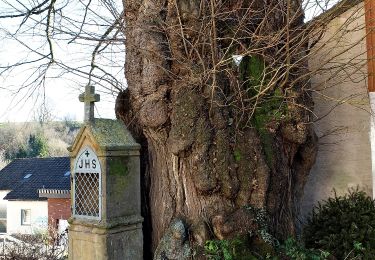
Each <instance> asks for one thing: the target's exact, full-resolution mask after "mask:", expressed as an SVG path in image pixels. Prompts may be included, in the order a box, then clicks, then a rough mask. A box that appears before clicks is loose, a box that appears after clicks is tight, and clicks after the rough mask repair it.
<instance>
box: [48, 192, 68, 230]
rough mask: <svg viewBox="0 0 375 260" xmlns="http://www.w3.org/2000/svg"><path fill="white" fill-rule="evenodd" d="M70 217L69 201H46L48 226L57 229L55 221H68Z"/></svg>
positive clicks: (51, 199) (52, 199)
mask: <svg viewBox="0 0 375 260" xmlns="http://www.w3.org/2000/svg"><path fill="white" fill-rule="evenodd" d="M70 216H71V210H70V199H54V198H49V199H48V224H49V226H50V227H55V228H57V225H56V220H60V221H61V220H68V219H69V218H70Z"/></svg>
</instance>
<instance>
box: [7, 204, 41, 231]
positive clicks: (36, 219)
mask: <svg viewBox="0 0 375 260" xmlns="http://www.w3.org/2000/svg"><path fill="white" fill-rule="evenodd" d="M23 209H24V210H30V213H31V219H30V224H28V225H22V223H21V210H23ZM47 229H48V204H47V201H8V210H7V233H8V234H14V233H21V234H35V233H39V232H46V231H47Z"/></svg>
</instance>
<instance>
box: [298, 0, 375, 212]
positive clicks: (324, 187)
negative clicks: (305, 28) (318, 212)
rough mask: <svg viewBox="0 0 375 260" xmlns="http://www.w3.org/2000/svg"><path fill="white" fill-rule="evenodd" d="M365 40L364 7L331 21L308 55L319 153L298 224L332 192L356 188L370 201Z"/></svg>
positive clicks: (368, 113) (355, 8)
mask: <svg viewBox="0 0 375 260" xmlns="http://www.w3.org/2000/svg"><path fill="white" fill-rule="evenodd" d="M365 37H366V33H365V16H364V6H363V3H362V4H359V5H357V6H355V7H353V8H352V9H350V10H348V11H346V12H345V13H343V14H341V15H339V16H337V17H336V18H335V19H333V20H332V21H331V22H330V23H329V24H328V25H327V31H326V32H325V34H324V36H323V38H322V39H321V40H320V41H319V43H318V44H317V45H316V46H315V47H314V49H313V50H312V52H311V53H310V55H311V58H310V59H309V67H310V70H311V71H312V72H314V76H313V77H312V80H311V84H312V90H313V97H314V101H315V108H314V113H315V120H314V121H315V122H314V126H315V131H316V133H317V135H318V136H319V150H318V156H317V159H316V163H315V165H314V166H313V169H312V171H311V173H310V176H309V179H308V181H307V184H306V186H305V191H304V196H303V198H302V201H301V215H302V218H303V216H306V214H308V213H309V212H310V211H311V209H312V206H313V205H314V204H316V203H317V202H318V201H320V200H323V199H326V198H328V197H330V196H332V195H333V189H335V190H336V191H337V193H338V194H343V193H345V192H347V191H348V189H349V188H356V187H357V186H359V188H360V189H362V190H365V191H366V192H367V193H368V194H369V195H372V177H371V145H370V105H369V99H368V91H367V82H366V78H367V63H366V39H365Z"/></svg>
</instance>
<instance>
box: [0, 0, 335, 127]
mask: <svg viewBox="0 0 375 260" xmlns="http://www.w3.org/2000/svg"><path fill="white" fill-rule="evenodd" d="M1 1H4V0H0V9H2V10H3V11H2V12H4V10H5V8H4V6H2V5H4V2H3V3H1ZM64 1H68V0H64ZM95 1H97V2H99V3H100V0H94V1H93V2H95ZM306 1H310V5H311V4H312V2H314V6H315V7H314V8H311V7H309V8H308V10H309V11H308V13H307V15H306V16H307V17H308V18H310V17H311V16H315V15H317V14H318V13H319V12H320V10H321V8H328V7H330V6H332V5H333V4H334V3H336V1H337V0H335V1H333V0H319V6H317V5H316V4H315V1H316V0H305V2H306ZM5 2H6V1H5ZM8 2H9V1H8ZM10 2H12V1H10ZM113 2H114V3H115V4H117V5H118V9H120V8H121V0H113ZM93 9H94V10H93V13H94V14H93V16H92V18H91V19H92V20H91V21H90V20H89V23H92V24H96V26H93V27H91V28H89V30H91V31H95V33H97V34H100V32H103V28H104V27H103V26H100V25H103V24H104V25H105V24H106V23H107V21H106V18H105V17H107V18H109V19H108V21H109V20H111V19H112V20H113V15H112V14H113V10H112V14H111V13H110V12H108V13H107V14H105V12H103V10H104V9H105V8H103V6H100V4H98V6H97V10H100V11H99V12H98V13H100V15H96V14H95V12H96V10H95V8H93ZM65 10H69V15H71V13H72V12H76V14H75V15H74V14H73V17H82V4H81V5H80V6H77V4H71V6H70V9H69V8H68V9H65ZM119 11H121V10H119ZM111 15H112V16H111ZM77 20H79V19H77ZM20 22H21V20H20V19H5V20H4V19H0V28H6V29H7V31H5V30H3V29H0V37H1V38H2V41H0V67H1V66H6V65H9V64H13V63H15V62H18V61H20V60H22V61H25V60H30V59H33V58H38V55H33V54H30V51H29V50H28V49H27V48H25V46H24V45H23V44H22V43H21V42H18V41H17V40H15V39H14V38H13V36H12V34H9V32H11V33H15V32H16V31H17V29H18V24H19V23H20ZM31 23H32V22H31ZM108 24H109V22H108ZM38 29H39V30H40V31H42V29H41V28H40V27H39V28H38V27H36V28H35V29H34V30H33V29H31V27H30V28H28V25H25V26H24V27H22V29H21V30H24V32H25V33H23V34H22V35H24V36H22V37H23V38H21V40H22V41H23V42H25V43H27V45H29V46H32V48H34V49H37V50H38V51H40V52H42V53H46V52H47V51H48V49H47V47H48V46H47V45H46V44H45V39H44V40H43V37H44V36H40V35H38V34H39V33H40V32H38V31H37V30H38ZM42 32H43V31H42ZM61 37H63V36H60V38H61ZM65 37H66V36H65ZM53 44H54V52H55V56H56V59H57V60H59V61H62V62H65V63H69V64H73V65H72V66H82V69H83V70H85V71H88V67H87V65H89V64H90V51H87V50H92V47H90V46H87V45H84V44H83V42H80V41H77V42H76V43H71V44H66V43H65V44H62V43H61V42H59V41H56V42H54V43H53ZM121 48H123V46H122V47H121V45H120V46H114V47H113V48H112V49H109V50H108V53H107V55H103V57H104V58H103V59H102V60H101V61H103V60H104V59H105V58H108V59H109V60H111V64H112V65H113V64H114V66H113V67H112V68H111V71H110V73H111V74H113V75H115V77H116V79H117V80H119V81H120V82H121V84H122V88H124V86H125V85H126V84H125V79H124V75H123V70H122V69H121V68H122V67H123V64H124V59H125V57H124V53H123V49H121ZM104 62H106V61H104ZM113 62H115V63H113ZM55 67H56V66H55ZM55 67H52V68H51V69H49V71H48V73H47V79H46V81H45V84H44V87H40V86H39V88H37V89H32V88H23V89H21V90H20V91H18V90H19V89H20V87H21V86H22V85H23V84H24V83H25V82H27V81H28V80H29V78H28V77H29V76H30V75H31V76H32V77H33V76H35V74H33V73H35V72H36V73H38V71H35V64H34V65H28V66H23V67H20V68H14V69H12V70H9V71H6V72H5V73H2V74H1V75H0V122H6V121H10V122H13V121H18V122H21V121H31V120H33V119H34V117H35V114H36V113H37V112H36V111H37V110H38V108H39V107H40V106H41V104H42V102H43V100H45V101H46V102H47V107H48V108H49V109H51V112H52V113H53V115H54V116H55V119H57V120H62V119H64V118H65V117H68V118H70V119H73V120H79V121H81V120H82V118H83V104H82V103H80V102H79V101H78V95H79V94H80V93H81V92H82V91H83V89H84V86H85V85H86V84H87V82H88V80H87V78H85V77H83V78H82V77H77V76H74V75H72V74H64V75H59V73H61V70H58V69H55ZM104 85H105V83H104ZM97 88H98V91H99V93H100V94H101V99H102V100H101V102H99V103H96V111H95V113H96V116H97V117H99V116H100V117H104V118H114V117H115V115H114V102H115V97H116V93H111V91H107V90H103V89H102V88H100V87H97ZM108 88H110V86H108ZM31 90H33V91H31ZM102 91H106V93H101V92H102ZM44 97H45V98H44Z"/></svg>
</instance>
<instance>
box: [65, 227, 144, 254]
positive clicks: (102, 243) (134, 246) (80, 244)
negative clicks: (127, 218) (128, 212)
mask: <svg viewBox="0 0 375 260" xmlns="http://www.w3.org/2000/svg"><path fill="white" fill-rule="evenodd" d="M93 259H95V260H120V259H121V260H142V259H143V238H142V224H141V223H138V224H132V225H127V226H120V227H118V226H117V227H113V228H98V227H97V226H88V225H81V224H73V223H72V224H71V225H70V227H69V260H93Z"/></svg>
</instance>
